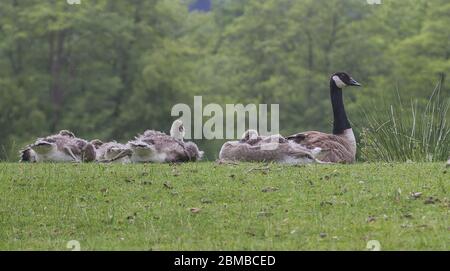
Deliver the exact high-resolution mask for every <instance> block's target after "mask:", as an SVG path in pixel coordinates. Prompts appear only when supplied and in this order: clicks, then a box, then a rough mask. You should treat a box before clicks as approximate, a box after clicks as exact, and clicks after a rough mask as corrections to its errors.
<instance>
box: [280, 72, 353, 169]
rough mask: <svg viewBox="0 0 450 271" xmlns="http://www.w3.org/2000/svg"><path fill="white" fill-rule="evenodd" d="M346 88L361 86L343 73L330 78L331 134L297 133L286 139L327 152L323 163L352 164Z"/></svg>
mask: <svg viewBox="0 0 450 271" xmlns="http://www.w3.org/2000/svg"><path fill="white" fill-rule="evenodd" d="M347 86H361V84H359V83H358V82H356V81H355V80H354V79H353V78H352V77H351V76H350V75H348V74H347V73H345V72H337V73H335V74H333V75H332V76H331V78H330V96H331V105H332V108H333V118H334V122H333V134H326V133H321V132H316V131H309V132H303V133H298V134H295V135H292V136H289V137H287V139H288V140H290V141H293V142H296V143H298V144H301V145H303V146H305V147H307V148H308V149H314V148H320V149H322V150H327V151H328V152H327V154H326V155H324V156H323V157H322V158H321V161H323V162H332V163H352V162H354V161H355V156H356V140H355V135H354V134H353V130H352V128H351V126H350V122H349V121H348V118H347V114H346V113H345V108H344V100H343V98H342V89H343V88H345V87H347Z"/></svg>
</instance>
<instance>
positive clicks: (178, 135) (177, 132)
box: [170, 119, 186, 141]
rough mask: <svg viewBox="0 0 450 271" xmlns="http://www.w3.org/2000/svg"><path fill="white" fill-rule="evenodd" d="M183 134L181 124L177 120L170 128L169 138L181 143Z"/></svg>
mask: <svg viewBox="0 0 450 271" xmlns="http://www.w3.org/2000/svg"><path fill="white" fill-rule="evenodd" d="M185 134H186V132H185V130H184V125H183V122H182V121H181V120H179V119H177V120H175V121H174V122H173V123H172V127H171V128H170V136H171V137H173V138H175V139H178V140H180V141H183V139H184V136H185Z"/></svg>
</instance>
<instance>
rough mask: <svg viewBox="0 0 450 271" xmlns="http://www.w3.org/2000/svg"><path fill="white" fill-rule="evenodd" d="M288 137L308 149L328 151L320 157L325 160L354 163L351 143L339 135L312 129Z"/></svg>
mask: <svg viewBox="0 0 450 271" xmlns="http://www.w3.org/2000/svg"><path fill="white" fill-rule="evenodd" d="M287 139H288V140H292V141H294V142H295V143H298V144H301V145H303V146H305V147H306V148H308V149H314V148H321V149H322V150H323V151H326V154H324V155H323V157H321V159H320V160H321V161H323V162H333V163H342V162H345V163H352V162H353V160H354V156H353V154H352V153H351V152H350V149H351V147H350V143H349V142H348V141H347V140H345V139H344V138H343V137H340V136H337V135H332V134H325V133H321V132H315V131H311V132H304V133H298V134H295V135H292V136H288V137H287Z"/></svg>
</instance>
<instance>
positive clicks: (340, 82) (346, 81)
mask: <svg viewBox="0 0 450 271" xmlns="http://www.w3.org/2000/svg"><path fill="white" fill-rule="evenodd" d="M331 81H332V82H333V83H334V84H335V85H336V86H337V87H338V88H340V89H343V88H345V87H348V86H357V87H360V86H361V84H360V83H358V82H357V81H356V80H355V79H353V78H352V77H351V76H350V75H349V74H348V73H346V72H337V73H334V74H333V75H332V76H331Z"/></svg>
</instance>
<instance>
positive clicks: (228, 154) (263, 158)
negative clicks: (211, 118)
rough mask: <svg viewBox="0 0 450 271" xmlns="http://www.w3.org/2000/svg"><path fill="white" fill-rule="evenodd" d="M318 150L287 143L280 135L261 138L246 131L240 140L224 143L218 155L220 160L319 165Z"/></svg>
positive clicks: (253, 131)
mask: <svg viewBox="0 0 450 271" xmlns="http://www.w3.org/2000/svg"><path fill="white" fill-rule="evenodd" d="M320 153H321V149H320V148H316V149H314V150H310V149H307V148H305V147H303V146H302V145H300V144H297V143H295V142H292V141H288V140H286V139H285V138H283V137H282V136H281V135H273V136H267V137H262V136H259V135H258V132H257V131H255V130H248V131H247V132H245V133H244V135H243V136H242V138H241V140H239V141H229V142H226V143H225V144H224V145H223V146H222V148H221V150H220V153H219V159H220V160H226V161H246V162H270V161H272V162H279V163H286V164H308V163H316V162H317V163H321V161H320V160H319V159H317V156H318V155H319V154H320Z"/></svg>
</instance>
